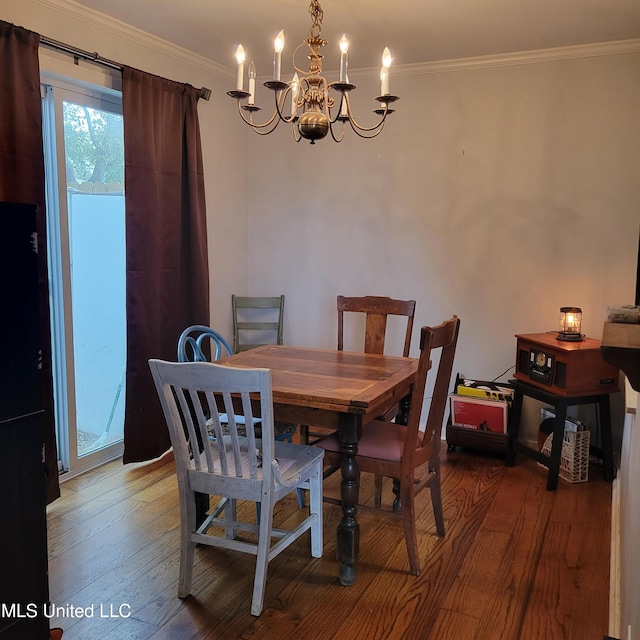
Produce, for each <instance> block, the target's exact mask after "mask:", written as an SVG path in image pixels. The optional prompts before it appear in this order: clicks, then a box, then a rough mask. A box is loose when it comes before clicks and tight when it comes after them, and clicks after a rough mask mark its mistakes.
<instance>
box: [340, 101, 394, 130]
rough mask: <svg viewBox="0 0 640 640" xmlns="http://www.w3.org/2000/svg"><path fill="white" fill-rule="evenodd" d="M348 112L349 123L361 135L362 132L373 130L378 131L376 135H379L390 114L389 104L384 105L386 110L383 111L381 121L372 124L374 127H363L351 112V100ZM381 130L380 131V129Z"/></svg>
mask: <svg viewBox="0 0 640 640" xmlns="http://www.w3.org/2000/svg"><path fill="white" fill-rule="evenodd" d="M347 113H348V114H349V124H350V125H351V128H352V129H353V130H354V131H355V132H356V133H357V134H358V135H360V132H361V133H372V132H376V133H375V135H376V136H377V135H378V133H380V131H382V127H383V126H384V122H385V120H386V119H387V115H388V114H389V109H388V107H387V105H386V104H385V106H384V112H383V113H382V119H381V120H380V122H378V124H376V125H374V126H372V127H363V126H362V125H360V124H359V123H358V121H357V120H356V119H355V118H354V116H353V113H352V112H351V105H350V104H349V102H347ZM378 130H380V131H378ZM360 137H362V138H367V137H371V138H373V137H374V136H364V135H363V136H360Z"/></svg>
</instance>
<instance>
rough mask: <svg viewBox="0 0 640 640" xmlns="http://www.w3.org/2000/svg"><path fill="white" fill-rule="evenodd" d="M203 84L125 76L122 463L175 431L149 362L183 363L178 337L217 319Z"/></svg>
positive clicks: (149, 453)
mask: <svg viewBox="0 0 640 640" xmlns="http://www.w3.org/2000/svg"><path fill="white" fill-rule="evenodd" d="M197 102H198V90H197V89H194V88H193V87H192V86H190V85H185V84H179V83H177V82H172V81H171V80H166V79H164V78H160V77H158V76H153V75H150V74H147V73H144V72H142V71H138V70H136V69H131V68H129V67H125V68H124V69H123V73H122V105H123V114H124V144H125V152H124V155H125V202H126V242H127V249H126V259H127V284H126V287H127V386H126V404H125V427H124V443H125V451H124V462H125V463H126V462H138V461H142V460H150V459H152V458H155V457H158V456H159V455H161V454H162V453H164V452H165V451H166V450H167V449H168V448H169V447H170V441H169V434H168V431H167V427H166V424H165V421H164V417H163V414H162V409H161V407H160V402H159V400H158V395H157V392H156V390H155V387H154V385H153V380H152V378H151V373H150V371H149V365H148V360H149V358H161V359H165V360H176V347H177V342H178V337H179V336H180V333H181V332H182V330H183V329H184V328H185V327H187V326H188V325H191V324H205V325H207V324H209V271H208V260H207V238H206V219H205V197H204V174H203V169H202V150H201V145H200V129H199V124H198V113H197Z"/></svg>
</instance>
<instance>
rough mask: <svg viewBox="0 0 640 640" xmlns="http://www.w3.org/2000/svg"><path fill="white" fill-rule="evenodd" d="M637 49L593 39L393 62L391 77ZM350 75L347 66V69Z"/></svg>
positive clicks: (635, 44)
mask: <svg viewBox="0 0 640 640" xmlns="http://www.w3.org/2000/svg"><path fill="white" fill-rule="evenodd" d="M638 52H640V39H633V40H616V41H613V42H597V43H593V44H586V45H575V46H570V47H556V48H553V49H536V50H533V51H519V52H515V53H505V54H495V55H489V56H476V57H472V58H457V59H452V60H436V61H434V62H419V63H416V64H405V65H397V66H396V65H394V66H393V69H392V73H393V76H394V77H396V76H419V75H425V74H428V73H450V72H453V71H469V70H473V69H491V68H495V67H507V66H516V65H523V64H535V63H542V62H557V61H560V60H575V59H579V58H594V57H601V56H611V55H621V54H628V53H638ZM349 73H350V74H351V73H352V71H351V69H350V70H349ZM379 75H380V69H379V68H377V67H371V68H367V69H356V70H354V71H353V77H354V78H378V77H379Z"/></svg>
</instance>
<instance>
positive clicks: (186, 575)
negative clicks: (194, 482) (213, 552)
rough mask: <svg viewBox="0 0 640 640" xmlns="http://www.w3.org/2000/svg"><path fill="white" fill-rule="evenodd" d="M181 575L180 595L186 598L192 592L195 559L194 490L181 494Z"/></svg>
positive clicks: (179, 583)
mask: <svg viewBox="0 0 640 640" xmlns="http://www.w3.org/2000/svg"><path fill="white" fill-rule="evenodd" d="M180 498H181V499H180V576H179V578H178V597H179V598H186V597H187V596H188V595H189V594H190V593H191V583H192V581H193V559H194V552H195V548H196V543H195V542H192V541H191V534H192V533H193V532H194V531H195V530H196V497H195V493H194V492H193V491H185V492H184V494H182V495H181V496H180Z"/></svg>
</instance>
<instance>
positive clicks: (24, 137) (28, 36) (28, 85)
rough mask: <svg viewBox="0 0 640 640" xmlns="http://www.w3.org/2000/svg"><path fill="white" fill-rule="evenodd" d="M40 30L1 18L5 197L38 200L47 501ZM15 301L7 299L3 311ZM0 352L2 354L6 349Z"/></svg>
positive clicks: (54, 473)
mask: <svg viewBox="0 0 640 640" xmlns="http://www.w3.org/2000/svg"><path fill="white" fill-rule="evenodd" d="M39 44H40V36H39V34H37V33H33V32H32V31H27V30H26V29H22V28H21V27H16V26H14V25H12V24H9V23H8V22H4V21H2V20H0V64H1V68H0V200H1V201H4V202H16V203H27V204H34V205H36V207H37V209H36V215H37V228H38V262H39V265H38V277H39V282H40V327H41V349H42V374H43V375H42V382H43V384H42V387H43V407H44V409H45V414H46V415H45V431H44V444H45V464H46V473H47V502H51V501H53V500H55V499H56V498H57V497H59V496H60V487H59V484H58V464H57V458H58V456H57V449H56V435H55V423H54V414H53V377H52V370H51V330H50V326H49V291H48V278H47V235H46V211H45V187H44V154H43V150H42V104H41V99H40V66H39V62H38V46H39ZM9 309H10V301H6V300H5V301H3V311H2V313H6V312H8V310H9ZM0 357H2V356H1V354H0Z"/></svg>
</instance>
